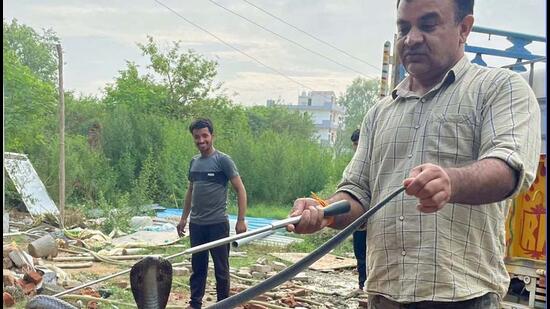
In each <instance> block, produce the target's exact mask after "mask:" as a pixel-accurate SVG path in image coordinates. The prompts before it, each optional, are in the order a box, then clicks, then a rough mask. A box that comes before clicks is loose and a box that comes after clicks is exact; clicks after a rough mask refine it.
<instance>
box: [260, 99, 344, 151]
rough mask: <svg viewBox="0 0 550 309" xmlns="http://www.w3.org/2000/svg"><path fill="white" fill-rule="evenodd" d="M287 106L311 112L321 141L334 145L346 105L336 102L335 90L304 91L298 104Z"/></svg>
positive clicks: (342, 122) (342, 121)
mask: <svg viewBox="0 0 550 309" xmlns="http://www.w3.org/2000/svg"><path fill="white" fill-rule="evenodd" d="M269 101H270V100H268V106H269V103H270V102H269ZM271 103H272V104H273V102H271ZM285 106H286V107H287V108H288V109H291V110H298V111H300V112H306V113H309V114H310V116H311V119H312V120H313V123H314V124H315V127H316V129H317V130H316V136H317V137H318V138H319V141H320V142H321V143H322V144H325V145H330V146H332V145H334V143H335V142H336V134H337V131H338V129H339V128H340V127H341V126H342V125H343V124H344V116H345V109H344V107H342V106H340V105H338V104H337V103H336V95H335V94H334V91H311V92H309V93H306V92H302V94H301V95H300V96H299V97H298V104H297V105H285Z"/></svg>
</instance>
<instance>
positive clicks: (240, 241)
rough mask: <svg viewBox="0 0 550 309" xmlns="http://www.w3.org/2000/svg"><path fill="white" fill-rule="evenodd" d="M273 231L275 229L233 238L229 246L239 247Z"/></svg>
mask: <svg viewBox="0 0 550 309" xmlns="http://www.w3.org/2000/svg"><path fill="white" fill-rule="evenodd" d="M273 233H275V231H266V232H263V233H260V234H258V235H254V236H251V237H247V238H241V239H237V240H235V241H233V242H232V243H231V247H233V248H239V247H240V246H243V245H246V244H247V243H249V242H251V241H253V240H258V239H262V238H264V237H267V236H269V235H271V234H273Z"/></svg>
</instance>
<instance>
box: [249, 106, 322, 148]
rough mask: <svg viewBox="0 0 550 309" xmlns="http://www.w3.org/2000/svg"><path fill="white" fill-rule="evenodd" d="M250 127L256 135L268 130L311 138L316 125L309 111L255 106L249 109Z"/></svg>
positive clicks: (306, 138) (304, 138)
mask: <svg viewBox="0 0 550 309" xmlns="http://www.w3.org/2000/svg"><path fill="white" fill-rule="evenodd" d="M247 113H248V121H249V124H250V129H251V130H252V132H253V133H254V134H255V135H260V134H262V133H264V132H266V131H273V132H279V133H290V134H292V135H294V136H298V137H301V138H302V139H303V140H311V138H312V136H313V133H314V132H315V126H314V125H313V121H312V120H311V117H310V115H309V114H307V113H300V112H298V111H291V110H289V109H287V108H285V107H280V106H270V107H266V106H253V107H251V108H249V109H247Z"/></svg>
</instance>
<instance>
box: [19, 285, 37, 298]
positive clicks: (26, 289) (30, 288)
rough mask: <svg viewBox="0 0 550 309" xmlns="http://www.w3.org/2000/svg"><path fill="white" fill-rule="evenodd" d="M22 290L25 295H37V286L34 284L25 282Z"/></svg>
mask: <svg viewBox="0 0 550 309" xmlns="http://www.w3.org/2000/svg"><path fill="white" fill-rule="evenodd" d="M21 289H22V290H23V293H25V295H29V296H32V295H34V294H36V284H34V283H32V282H25V283H24V284H23V286H21Z"/></svg>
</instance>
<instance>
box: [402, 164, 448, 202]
mask: <svg viewBox="0 0 550 309" xmlns="http://www.w3.org/2000/svg"><path fill="white" fill-rule="evenodd" d="M409 176H410V177H409V178H407V179H405V180H404V181H403V185H404V186H405V187H406V188H407V189H406V190H405V192H406V193H407V194H408V195H412V196H415V197H417V198H418V200H419V204H418V206H417V209H418V210H419V211H421V212H424V213H433V212H436V211H438V210H440V209H441V208H443V206H445V204H447V202H449V200H450V199H451V193H452V191H451V178H450V177H449V174H447V172H446V171H445V170H444V169H443V168H442V167H441V166H438V165H435V164H422V165H419V166H417V167H415V168H413V169H412V170H411V172H410V174H409Z"/></svg>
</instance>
